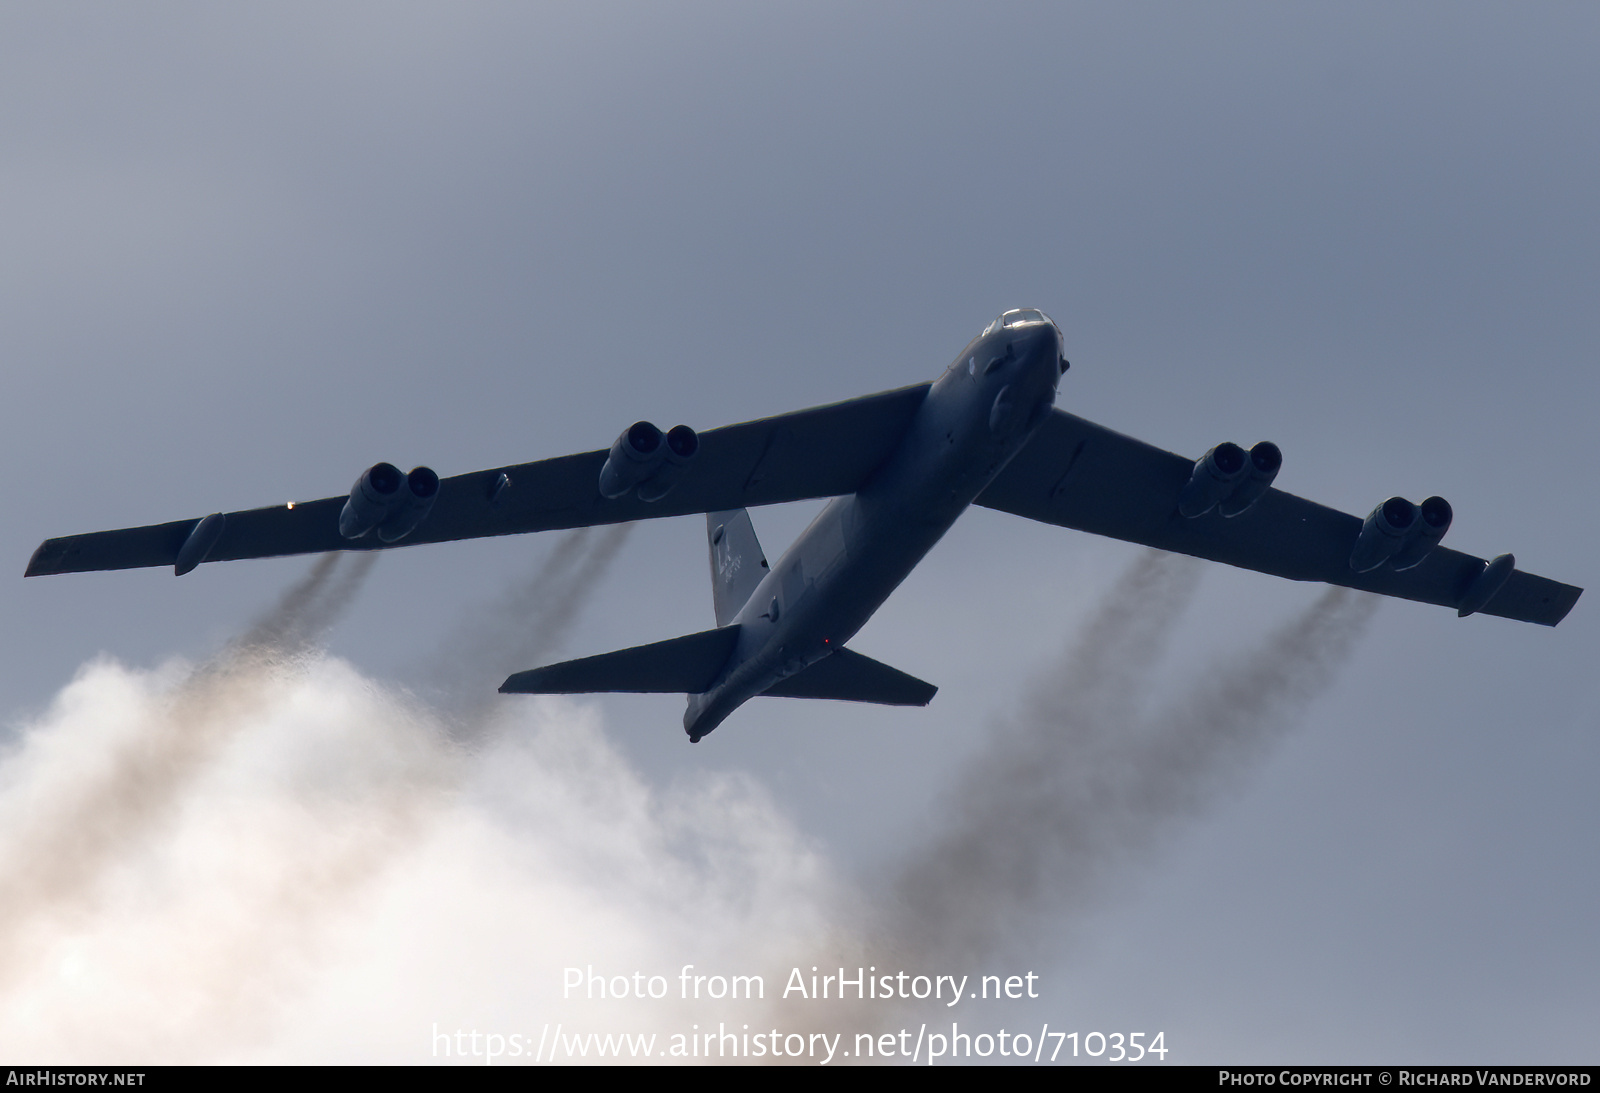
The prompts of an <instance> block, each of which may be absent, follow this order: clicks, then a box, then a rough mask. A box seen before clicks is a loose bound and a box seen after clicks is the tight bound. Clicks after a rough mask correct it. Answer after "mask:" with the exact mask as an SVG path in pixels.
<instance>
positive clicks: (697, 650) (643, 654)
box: [500, 626, 739, 695]
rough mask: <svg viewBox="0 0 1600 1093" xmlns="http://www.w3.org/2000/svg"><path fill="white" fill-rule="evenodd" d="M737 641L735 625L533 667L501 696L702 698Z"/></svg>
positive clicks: (505, 687) (509, 683)
mask: <svg viewBox="0 0 1600 1093" xmlns="http://www.w3.org/2000/svg"><path fill="white" fill-rule="evenodd" d="M738 642H739V628H738V627H737V626H724V627H721V628H720V629H717V630H705V631H702V632H700V633H698V634H688V635H686V636H684V637H681V638H671V639H669V640H667V641H658V642H656V643H654V644H653V645H637V646H634V647H633V648H632V649H622V650H619V651H617V652H615V653H601V654H600V655H599V656H597V657H584V658H583V659H582V660H568V661H563V662H562V663H560V664H548V665H546V666H545V667H543V668H531V669H529V670H528V671H526V672H518V673H517V674H515V675H513V676H510V677H509V678H507V679H506V681H505V682H504V683H502V684H501V685H500V693H501V694H535V695H575V694H600V693H606V692H612V691H626V692H631V693H635V694H701V693H703V692H705V691H707V690H709V689H710V688H711V685H712V684H713V683H715V682H716V679H717V676H718V675H719V674H721V672H722V669H723V667H724V666H725V665H726V664H727V663H728V658H729V657H730V656H732V655H733V647H734V646H735V645H737V644H738Z"/></svg>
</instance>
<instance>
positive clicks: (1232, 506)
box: [1178, 440, 1283, 520]
mask: <svg viewBox="0 0 1600 1093" xmlns="http://www.w3.org/2000/svg"><path fill="white" fill-rule="evenodd" d="M1282 466H1283V452H1281V451H1279V450H1278V446H1277V445H1276V444H1274V443H1272V441H1270V440H1263V441H1262V442H1261V443H1260V444H1257V445H1256V446H1255V447H1254V448H1251V449H1250V450H1249V451H1248V452H1246V451H1245V450H1244V449H1243V448H1241V447H1239V445H1237V444H1234V443H1231V442H1224V443H1222V444H1218V445H1217V446H1216V447H1215V448H1212V449H1211V450H1210V451H1209V452H1207V453H1206V454H1205V455H1203V456H1201V457H1200V458H1199V459H1197V460H1195V461H1194V472H1193V473H1192V474H1190V475H1189V481H1188V484H1187V485H1185V486H1184V487H1183V493H1181V494H1179V496H1178V514H1179V515H1180V516H1183V517H1186V518H1187V519H1190V520H1193V519H1194V518H1195V517H1197V516H1204V515H1205V514H1206V513H1208V512H1210V511H1211V510H1212V509H1216V510H1217V511H1218V512H1220V513H1221V514H1222V515H1223V516H1238V515H1239V514H1240V513H1241V512H1243V511H1245V510H1246V509H1248V508H1249V507H1250V506H1251V505H1253V504H1255V503H1256V502H1257V501H1259V500H1260V499H1261V495H1262V494H1264V493H1266V492H1267V487H1268V486H1270V485H1272V480H1273V479H1274V478H1276V477H1278V469H1279V468H1280V467H1282Z"/></svg>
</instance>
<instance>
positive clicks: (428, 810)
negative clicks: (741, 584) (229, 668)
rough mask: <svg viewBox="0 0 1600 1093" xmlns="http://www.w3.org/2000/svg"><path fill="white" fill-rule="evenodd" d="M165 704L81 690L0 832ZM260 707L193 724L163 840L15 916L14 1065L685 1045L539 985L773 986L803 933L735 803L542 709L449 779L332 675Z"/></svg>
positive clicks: (422, 739)
mask: <svg viewBox="0 0 1600 1093" xmlns="http://www.w3.org/2000/svg"><path fill="white" fill-rule="evenodd" d="M186 678H187V669H186V668H185V667H184V666H182V665H177V664H173V665H168V666H166V667H164V668H162V669H160V670H157V671H151V672H142V671H136V670H131V669H128V668H125V667H122V666H119V665H116V664H114V663H110V662H100V663H97V664H94V665H91V666H90V667H88V668H87V669H85V670H84V671H83V672H82V673H81V674H80V675H79V677H78V678H77V679H76V680H75V681H74V682H73V683H72V684H71V685H70V686H69V687H68V688H67V689H66V691H65V692H63V694H62V695H61V697H60V699H59V700H58V701H57V703H56V705H55V706H54V708H53V709H52V710H51V711H50V712H49V713H48V714H46V715H45V716H44V718H42V719H41V721H40V722H39V723H38V724H36V725H34V726H32V727H31V729H30V731H29V732H28V733H27V735H26V741H25V743H24V744H23V745H22V747H21V750H20V752H19V753H18V754H16V755H13V756H12V757H11V758H10V760H9V761H8V762H7V763H6V766H5V770H6V771H7V774H8V779H7V784H6V786H5V788H4V791H3V795H0V808H3V809H4V814H5V815H6V816H7V818H8V819H9V818H14V817H16V816H18V815H23V814H26V813H27V812H28V810H29V809H30V808H32V807H35V806H36V805H37V804H39V802H40V801H41V800H47V799H48V798H49V797H50V796H51V795H52V793H54V792H57V791H59V790H61V789H63V788H64V787H70V786H71V785H72V784H73V783H74V782H76V781H78V780H80V779H82V778H83V777H84V776H85V775H86V774H87V775H90V776H93V775H95V774H104V773H106V771H105V770H104V766H105V764H104V761H103V759H102V758H101V757H104V756H107V755H116V754H118V753H119V752H125V751H126V750H127V749H128V748H129V747H130V746H132V745H134V744H135V742H136V741H138V740H139V739H140V738H141V737H142V736H144V735H147V734H149V733H150V732H151V731H152V726H153V725H155V724H157V723H159V722H160V721H161V719H162V718H163V717H165V716H167V715H168V713H169V711H170V709H171V704H172V700H173V694H174V691H175V690H176V689H179V688H181V687H182V686H183V682H182V681H183V680H184V679H186ZM259 682H260V684H261V686H260V688H259V689H258V690H257V692H256V698H257V701H255V702H252V703H251V704H249V705H248V706H243V705H238V706H231V707H219V708H218V714H219V716H224V717H227V718H228V719H229V720H230V722H231V723H230V725H229V733H228V740H227V742H226V743H225V744H224V745H222V746H221V747H220V748H219V749H218V750H217V752H216V753H215V754H214V755H213V756H212V757H211V760H210V762H209V763H208V764H207V766H206V769H205V770H204V771H203V772H202V773H200V774H198V775H197V776H196V777H194V778H193V779H191V780H190V781H189V782H188V783H187V784H186V785H185V786H183V787H182V789H181V793H180V795H179V798H178V799H176V800H174V801H173V802H172V804H171V809H170V812H169V813H168V815H166V816H165V817H164V818H163V820H162V822H161V823H160V824H158V825H150V826H149V827H148V828H147V830H146V831H144V832H143V833H141V834H140V835H139V836H138V837H135V838H130V839H128V840H126V841H125V842H124V843H123V845H121V847H120V848H119V851H118V853H117V854H116V856H115V857H114V859H112V860H107V861H104V862H103V863H102V867H101V868H100V869H99V870H98V871H97V873H96V875H95V876H94V877H93V880H92V882H89V883H86V884H84V885H83V886H82V890H81V891H80V892H79V893H78V894H77V896H78V898H76V899H74V900H71V901H63V900H61V899H52V900H51V901H50V903H49V906H48V908H47V909H48V910H49V911H50V912H51V913H49V914H35V915H31V916H30V915H29V914H28V913H27V912H29V911H30V910H33V909H31V908H27V907H19V906H16V905H15V904H13V906H12V908H11V911H12V912H13V916H14V917H13V923H12V924H13V926H14V927H18V926H20V928H21V929H22V930H23V931H24V935H25V936H23V937H20V938H16V940H18V941H20V942H21V944H17V945H13V946H12V959H11V961H10V963H9V966H8V967H7V969H6V975H5V978H4V981H3V982H0V1028H3V1029H5V1030H6V1032H5V1036H4V1039H5V1042H6V1043H7V1044H8V1046H9V1047H10V1048H11V1049H12V1050H14V1051H16V1052H18V1053H20V1054H22V1055H24V1056H26V1057H27V1058H29V1059H33V1060H52V1061H62V1062H64V1061H73V1062H101V1063H112V1062H118V1063H128V1062H130V1061H186V1062H198V1061H209V1060H217V1059H223V1060H226V1059H272V1060H279V1061H288V1060H307V1059H322V1060H352V1061H353V1060H360V1059H366V1060H375V1059H396V1058H399V1059H406V1058H409V1059H421V1058H428V1057H432V1055H433V1048H434V1045H433V1043H432V1040H431V1033H432V1031H433V1029H434V1026H435V1025H436V1024H437V1025H438V1026H439V1027H440V1028H442V1029H446V1030H450V1031H453V1030H455V1029H457V1028H460V1029H474V1028H475V1029H479V1030H482V1031H491V1030H492V1031H496V1032H499V1033H501V1034H512V1033H518V1034H524V1035H532V1036H534V1037H537V1035H538V1033H539V1029H540V1027H541V1026H542V1025H543V1024H544V1023H545V1022H550V1023H552V1024H554V1023H556V1022H561V1021H564V1022H565V1023H566V1027H567V1028H568V1030H572V1029H574V1027H575V1026H576V1028H578V1029H582V1028H585V1027H588V1028H594V1029H598V1030H601V1031H611V1030H630V1031H648V1030H658V1031H660V1032H663V1033H666V1032H672V1031H687V1030H688V1029H689V1027H690V1024H691V1023H692V1021H693V1020H694V1019H695V1017H696V1015H697V1014H700V1011H699V1010H693V1011H691V1010H686V1009H685V1008H684V1007H683V1006H680V1005H676V1004H673V1003H670V1002H661V1001H648V1000H647V1001H643V1002H640V1001H627V1002H619V1001H607V1002H603V1003H602V1002H596V1003H581V1002H572V1001H567V1002H563V1001H562V1000H561V986H562V983H563V969H565V968H566V967H569V966H579V967H582V966H589V965H593V966H594V968H595V969H596V971H598V972H601V973H602V974H605V975H607V976H611V975H616V974H625V975H630V976H631V975H632V973H633V972H634V971H636V970H638V971H644V972H646V973H647V974H660V975H663V976H672V977H675V976H676V974H677V971H678V968H679V965H680V964H681V963H694V964H696V965H697V966H698V967H699V968H700V969H701V970H702V971H708V970H709V971H721V972H723V973H724V974H733V973H741V974H760V973H764V972H765V973H769V977H770V969H771V968H772V967H774V966H775V963H781V962H782V957H781V954H779V953H777V952H776V951H775V946H786V945H791V944H794V943H796V942H797V941H798V940H802V939H804V938H806V937H807V936H810V935H814V934H816V933H818V932H820V930H821V929H822V928H823V926H824V921H825V919H826V917H827V911H828V907H829V904H830V893H831V892H832V891H833V884H832V881H831V880H830V878H829V876H828V872H827V869H826V866H825V863H824V862H823V860H822V858H821V857H820V856H819V855H818V854H817V853H816V852H815V851H814V850H813V849H812V848H811V847H810V846H809V845H808V844H807V843H806V841H805V840H804V839H803V838H802V837H801V836H800V835H799V834H798V833H797V832H796V831H795V829H794V828H793V827H792V826H791V825H790V824H788V823H787V822H786V821H785V820H784V819H783V818H782V816H781V814H780V812H779V811H778V809H777V808H775V807H774V805H773V803H772V802H771V800H770V799H769V798H768V797H767V796H766V795H765V793H764V792H763V791H762V790H761V789H760V787H759V786H758V785H756V784H755V783H754V782H753V781H751V780H748V779H743V778H734V777H726V776H712V775H707V776H704V777H700V778H696V779H691V780H688V781H687V782H685V783H683V784H680V785H677V786H675V787H673V788H671V789H668V790H654V789H651V788H650V787H648V786H647V785H645V783H644V782H643V781H642V780H641V779H640V778H639V777H638V776H637V775H636V774H634V773H633V772H632V771H631V770H629V769H628V767H627V765H626V763H625V762H624V761H623V760H622V758H621V757H620V756H619V755H618V754H617V753H616V752H615V751H614V750H613V749H612V748H611V747H610V745H609V744H608V743H607V742H606V740H605V737H604V734H603V732H602V731H601V728H600V726H599V724H598V723H597V721H596V719H595V716H594V714H593V713H592V712H591V711H588V710H585V709H583V708H581V707H579V706H576V705H574V704H572V703H569V702H565V701H561V700H555V699H539V700H531V701H519V702H517V703H516V704H515V707H514V708H511V709H508V711H507V713H506V714H505V715H504V718H503V720H501V722H500V723H499V724H498V726H497V727H498V728H499V730H500V731H499V732H498V733H496V734H495V736H494V739H493V742H492V743H490V744H488V745H487V746H486V747H485V748H484V749H483V750H482V751H479V752H475V753H468V752H466V751H464V750H462V749H461V748H459V747H457V746H455V745H453V744H451V743H450V742H449V737H448V733H447V726H446V725H445V724H444V723H443V722H442V721H441V719H440V718H439V717H438V716H437V715H435V714H434V713H433V712H432V711H430V710H428V709H426V708H422V707H419V706H417V705H416V704H415V703H413V702H412V701H411V700H409V699H408V698H407V697H406V696H403V695H397V694H394V693H392V692H389V691H386V690H385V689H384V688H382V687H380V686H378V685H376V684H374V683H373V682H372V681H370V680H368V679H366V678H364V677H363V676H362V675H361V674H360V673H358V672H357V671H356V670H355V669H353V668H352V667H351V666H350V665H348V664H346V663H344V662H342V661H340V660H338V659H336V658H333V657H330V656H326V655H313V656H308V657H302V658H298V659H295V660H292V661H289V662H285V663H281V664H277V665H274V666H272V667H271V668H270V669H269V670H266V671H264V672H263V673H262V676H261V678H260V680H259ZM96 768H99V769H98V770H97V769H96ZM41 837H45V838H50V839H52V840H53V842H54V845H55V846H56V847H57V849H58V850H60V851H63V852H66V853H69V854H70V853H71V842H70V840H69V839H65V838H62V837H60V833H45V834H44V835H43V836H41V833H40V832H39V831H37V830H30V829H28V828H26V827H25V826H23V827H19V826H17V825H15V824H8V825H7V827H6V828H5V834H4V836H3V841H4V845H3V851H4V853H5V855H6V857H7V858H9V859H12V860H15V859H16V858H17V856H18V855H19V854H20V853H22V852H23V851H25V849H26V847H25V846H23V845H22V844H24V843H25V842H26V841H27V840H29V839H30V838H31V839H35V840H37V839H39V838H41ZM22 920H27V921H25V922H24V921H22ZM663 954H670V957H667V958H664V956H663ZM680 954H681V959H680ZM677 986H678V984H677V982H676V979H675V978H674V980H673V983H672V987H673V993H674V994H676V992H677ZM707 1012H708V1013H709V1012H710V1011H707ZM702 1016H703V1015H702Z"/></svg>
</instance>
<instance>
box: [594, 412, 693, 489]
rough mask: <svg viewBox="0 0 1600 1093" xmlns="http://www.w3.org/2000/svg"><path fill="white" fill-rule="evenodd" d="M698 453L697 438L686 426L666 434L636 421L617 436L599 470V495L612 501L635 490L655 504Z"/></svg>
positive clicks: (645, 422)
mask: <svg viewBox="0 0 1600 1093" xmlns="http://www.w3.org/2000/svg"><path fill="white" fill-rule="evenodd" d="M699 451H700V437H699V435H698V434H697V433H696V432H695V431H694V430H693V429H691V428H689V427H688V426H687V425H677V426H674V427H673V428H672V429H670V430H668V431H667V432H666V433H664V434H663V433H662V431H661V430H660V429H658V428H656V427H655V426H654V425H652V424H651V423H650V422H648V421H636V422H634V423H633V424H632V425H630V426H628V428H627V429H625V430H623V433H622V435H621V436H619V437H617V441H616V443H615V444H613V445H611V451H610V453H608V454H607V455H606V461H605V465H604V466H602V467H601V468H600V496H601V497H604V498H605V499H606V500H608V501H615V500H617V499H618V498H620V497H623V496H626V495H627V494H628V493H629V492H630V491H632V490H635V489H637V490H638V494H639V500H641V501H659V500H661V499H662V498H663V497H665V496H666V495H667V493H668V491H670V490H671V489H672V487H673V486H675V485H677V483H678V480H679V479H680V478H682V477H683V472H684V471H685V470H687V469H688V467H689V464H690V463H692V462H693V461H694V457H695V456H696V455H697V454H698V453H699Z"/></svg>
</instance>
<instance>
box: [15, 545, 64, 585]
mask: <svg viewBox="0 0 1600 1093" xmlns="http://www.w3.org/2000/svg"><path fill="white" fill-rule="evenodd" d="M54 542H55V540H54V539H46V540H45V541H44V542H42V543H40V544H39V545H38V547H36V548H35V549H34V552H33V557H31V558H29V559H28V568H27V569H26V570H24V571H23V574H22V575H23V576H24V577H43V576H46V575H48V574H51V573H58V572H60V570H58V569H56V568H53V567H52V566H51V565H50V556H51V554H52V551H51V549H50V547H51V544H52V543H54Z"/></svg>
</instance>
